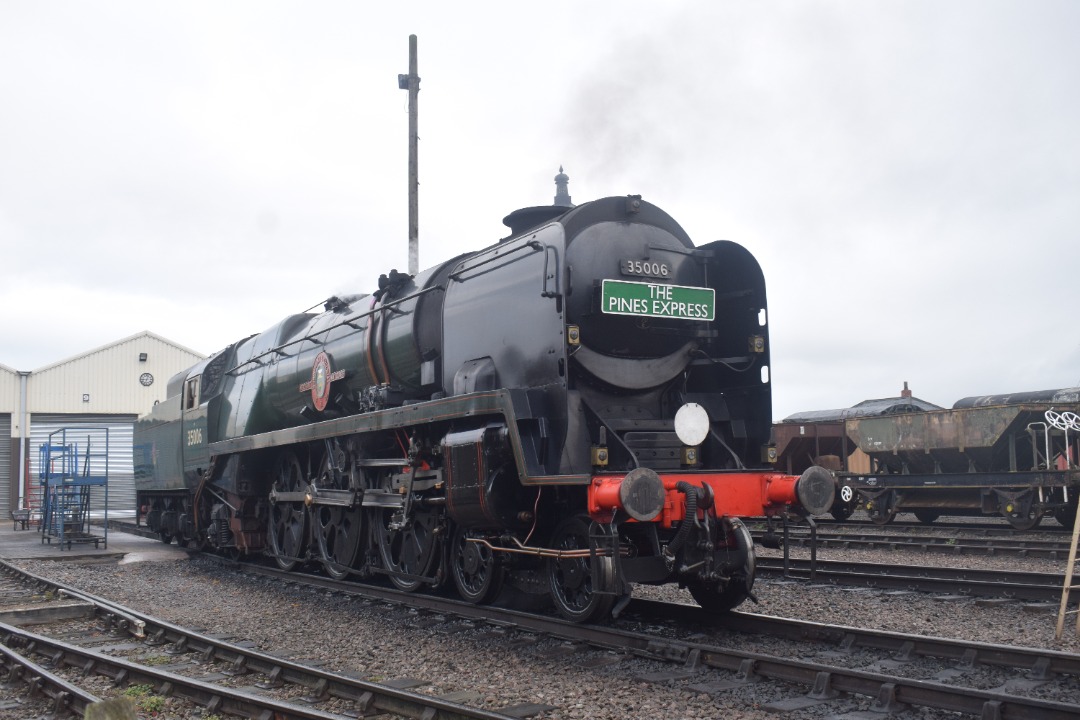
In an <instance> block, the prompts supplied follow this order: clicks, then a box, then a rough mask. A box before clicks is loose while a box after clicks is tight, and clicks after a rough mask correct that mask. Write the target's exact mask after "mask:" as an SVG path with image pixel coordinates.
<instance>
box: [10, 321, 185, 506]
mask: <svg viewBox="0 0 1080 720" xmlns="http://www.w3.org/2000/svg"><path fill="white" fill-rule="evenodd" d="M204 357H205V356H203V355H200V354H199V353H197V352H195V351H194V350H190V349H188V348H186V347H184V346H182V345H178V344H176V343H174V342H171V341H169V340H166V339H165V338H163V337H160V336H159V335H155V334H154V333H152V332H149V331H147V332H141V333H138V334H137V335H132V336H131V337H128V338H124V339H123V340H117V341H116V342H114V343H110V344H108V345H105V346H103V347H99V348H97V349H95V350H90V351H89V352H85V353H82V354H81V355H77V356H75V357H72V358H69V359H67V360H63V361H61V362H58V363H55V364H53V365H47V366H45V367H43V368H39V369H37V370H33V371H17V370H13V369H11V368H9V367H7V366H4V365H0V437H10V438H11V442H10V443H6V442H0V518H2V519H4V520H7V518H8V517H10V515H9V511H10V510H12V509H14V508H17V507H26V506H32V505H33V504H34V503H36V502H37V495H38V492H37V491H38V484H39V483H38V471H39V467H38V465H39V462H38V455H39V447H40V446H41V445H42V444H44V443H46V442H48V440H49V436H50V434H51V433H53V432H55V431H57V430H59V429H61V428H70V429H71V436H72V437H73V438H78V437H79V432H78V428H80V427H82V428H90V427H93V428H108V457H109V463H108V474H109V482H108V486H109V513H110V514H113V513H117V514H125V513H131V512H132V511H134V509H135V490H134V479H133V471H132V464H131V433H132V427H133V423H134V421H135V419H136V418H137V417H138V416H139V415H142V414H144V413H147V412H149V411H150V408H152V407H153V406H154V403H156V402H159V401H162V400H164V399H165V390H166V385H167V383H168V381H169V378H170V377H172V376H173V375H175V374H176V373H178V372H180V371H181V370H184V369H185V368H188V367H190V366H192V365H194V364H195V363H197V362H199V361H200V360H202V359H204ZM99 436H100V434H97V433H95V435H94V437H95V438H96V437H99ZM87 439H89V435H88V434H87ZM76 441H77V440H76ZM94 442H99V441H98V440H96V439H95V440H94ZM95 504H96V503H95Z"/></svg>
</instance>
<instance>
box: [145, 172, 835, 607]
mask: <svg viewBox="0 0 1080 720" xmlns="http://www.w3.org/2000/svg"><path fill="white" fill-rule="evenodd" d="M560 175H561V173H560ZM562 177H563V179H564V180H565V176H562ZM558 180H559V178H557V181H558ZM558 199H559V198H558V197H557V198H556V201H558ZM565 199H566V200H567V201H568V200H569V196H565ZM567 205H568V203H567ZM504 222H506V224H507V225H509V226H510V227H511V234H510V236H509V237H507V238H505V239H503V240H501V241H499V242H498V243H497V244H495V245H492V246H491V247H487V248H485V249H483V250H480V251H478V252H471V253H467V254H464V255H461V256H459V257H456V258H453V259H451V260H449V261H447V262H444V263H442V264H440V265H438V266H436V267H434V268H431V269H429V270H427V271H424V272H421V273H419V274H418V275H416V276H415V277H413V276H409V275H406V274H401V273H397V272H396V271H392V272H391V273H389V275H388V276H387V275H384V276H383V277H382V278H380V281H379V289H378V291H377V292H374V293H372V294H371V295H357V296H350V297H331V298H330V299H328V300H327V301H326V302H325V306H324V311H323V312H320V313H306V314H298V315H292V316H290V317H287V318H285V319H284V320H282V321H281V322H280V323H278V324H276V325H274V326H273V327H271V328H270V329H268V330H267V331H265V332H263V333H260V334H258V335H253V336H251V337H248V338H245V339H243V340H240V341H238V342H236V343H234V344H232V345H230V346H228V347H227V348H225V349H224V350H222V351H220V352H218V353H216V354H215V355H213V356H212V357H210V358H209V359H207V360H205V361H203V362H201V363H199V364H197V365H195V366H194V367H192V368H190V369H188V370H186V371H184V372H181V373H179V374H178V375H177V376H175V377H173V378H172V379H171V380H170V381H169V386H168V399H167V400H166V401H164V402H163V403H161V404H159V405H157V406H155V408H154V409H153V411H152V412H151V413H150V414H149V415H147V416H145V417H143V418H141V419H140V420H139V422H138V423H137V425H136V429H135V448H136V450H135V453H136V460H135V465H136V480H135V482H136V488H137V492H138V504H139V508H140V515H141V517H144V518H145V522H146V524H147V526H148V527H149V528H150V529H152V530H153V531H155V532H157V533H158V534H159V535H160V537H161V538H162V540H164V541H166V542H170V541H171V540H172V539H174V538H175V539H177V540H178V541H179V542H183V543H187V544H189V545H191V546H195V547H209V548H214V549H217V550H220V551H223V552H226V553H231V554H235V555H240V554H253V553H258V554H262V553H266V554H269V555H271V556H272V557H273V558H274V559H275V560H276V562H277V563H278V565H279V566H280V567H282V568H284V569H286V570H288V569H292V568H293V567H295V566H297V565H298V564H302V563H305V562H309V561H311V562H318V563H321V565H322V566H323V568H324V569H325V571H326V572H327V573H328V574H330V575H331V576H334V577H344V576H346V575H350V574H352V575H357V576H361V577H367V576H373V575H385V576H387V577H388V578H389V580H390V581H391V582H392V583H393V584H394V585H395V586H397V587H398V588H401V589H403V590H406V591H411V590H415V589H418V588H420V587H422V586H438V585H441V584H444V583H446V584H449V583H450V582H452V583H453V585H454V586H456V589H457V592H458V593H459V594H460V595H461V596H462V597H463V598H464V599H466V600H468V601H470V602H489V601H491V600H493V599H494V598H495V596H496V595H497V594H498V593H499V591H500V588H501V587H502V585H503V583H504V581H506V580H509V581H510V582H512V583H513V584H515V585H516V586H517V587H518V588H520V589H524V590H526V591H530V592H544V593H548V594H550V596H551V598H552V599H553V601H554V604H555V606H556V607H557V608H558V610H559V611H560V612H561V613H562V614H563V615H564V616H566V617H568V618H570V619H572V620H575V621H580V622H584V621H588V620H592V619H596V618H601V617H603V616H605V615H607V614H609V613H611V612H612V611H613V610H614V611H615V612H616V613H617V612H618V610H619V609H621V607H622V603H623V602H624V601H625V600H628V599H629V595H630V591H631V587H632V584H634V583H650V584H663V583H678V584H679V585H680V586H685V587H687V588H689V590H690V592H691V593H692V595H693V597H694V598H695V599H696V600H697V601H698V602H699V603H700V604H701V605H702V606H703V607H705V608H706V609H709V610H712V611H724V610H727V609H730V608H733V607H735V606H737V605H739V604H740V603H741V602H742V601H743V600H745V599H746V598H747V597H749V596H750V595H751V590H752V587H753V582H754V549H753V544H752V541H751V538H750V535H749V533H748V532H747V530H746V528H745V527H744V526H743V524H742V523H741V521H740V520H739V518H740V517H746V516H762V515H777V514H779V513H783V512H786V511H792V510H793V511H796V512H802V513H815V514H816V513H821V512H824V511H825V510H827V509H828V508H829V507H830V505H831V503H832V499H833V493H834V481H833V479H832V478H831V476H830V475H829V473H828V472H826V471H824V470H822V469H820V468H812V469H810V470H808V471H807V472H806V473H804V474H803V475H802V476H799V477H796V476H793V475H788V474H783V473H780V472H776V471H775V470H773V469H772V468H771V467H769V466H768V464H767V459H768V458H767V455H768V451H769V436H770V429H771V397H770V395H771V386H770V383H769V378H768V365H769V344H768V332H767V326H766V317H765V313H766V299H765V282H764V278H763V275H762V272H761V269H760V268H759V266H758V264H757V262H756V260H755V259H754V258H753V256H752V255H751V254H750V253H749V252H748V251H747V250H746V249H744V248H743V247H741V246H739V245H737V244H735V243H733V242H728V241H717V242H713V243H710V244H707V245H704V246H701V247H695V246H694V245H693V243H692V242H691V240H690V238H689V237H688V236H687V234H686V232H685V231H684V230H683V229H682V228H681V227H680V226H679V225H678V224H677V223H676V222H675V220H673V219H672V218H671V217H670V216H668V215H667V214H666V213H664V212H663V211H662V210H660V209H659V208H657V207H655V206H654V205H651V204H650V203H648V202H645V201H643V200H642V199H641V198H640V197H639V196H627V197H609V198H605V199H602V200H596V201H593V202H589V203H585V204H582V205H578V206H576V207H573V206H560V205H553V206H544V207H536V208H525V209H522V210H518V211H516V212H514V213H511V215H510V216H508V217H507V218H506V219H505V220H504Z"/></svg>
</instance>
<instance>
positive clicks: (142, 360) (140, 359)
mask: <svg viewBox="0 0 1080 720" xmlns="http://www.w3.org/2000/svg"><path fill="white" fill-rule="evenodd" d="M139 362H146V353H139Z"/></svg>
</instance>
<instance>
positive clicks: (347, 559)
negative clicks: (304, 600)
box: [313, 505, 364, 580]
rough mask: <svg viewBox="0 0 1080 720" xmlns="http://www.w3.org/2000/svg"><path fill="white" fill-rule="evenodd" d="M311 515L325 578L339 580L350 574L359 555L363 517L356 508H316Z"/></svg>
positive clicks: (323, 506)
mask: <svg viewBox="0 0 1080 720" xmlns="http://www.w3.org/2000/svg"><path fill="white" fill-rule="evenodd" d="M313 515H314V522H315V539H316V541H317V543H318V545H319V559H320V560H322V564H323V568H325V570H326V574H327V575H329V576H330V577H332V578H334V579H335V580H341V579H342V578H344V577H346V576H347V575H348V574H349V570H350V569H351V568H352V567H353V565H354V563H355V562H356V559H357V557H358V556H359V555H360V541H361V539H362V538H363V536H364V520H363V517H364V514H363V513H362V512H361V511H360V509H359V508H343V507H332V506H330V505H319V506H317V507H316V508H315V512H314V513H313Z"/></svg>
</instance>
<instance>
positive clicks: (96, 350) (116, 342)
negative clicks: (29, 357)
mask: <svg viewBox="0 0 1080 720" xmlns="http://www.w3.org/2000/svg"><path fill="white" fill-rule="evenodd" d="M140 338H150V339H153V340H157V341H158V342H162V343H165V344H166V345H170V346H172V347H174V348H176V349H178V350H182V351H183V352H187V353H191V354H192V355H196V356H198V357H200V358H205V357H206V355H203V354H202V353H201V352H198V351H197V350H192V349H191V348H189V347H185V346H184V345H181V344H180V343H176V342H173V341H172V340H169V339H167V338H163V337H161V336H160V335H158V334H157V333H152V332H150V331H149V330H143V331H142V332H139V333H135V334H134V335H131V336H129V337H126V338H122V339H120V340H114V341H113V342H111V343H106V344H105V345H102V346H101V347H96V348H94V349H93V350H87V351H86V352H83V353H79V354H78V355H73V356H72V357H69V358H65V359H64V360H59V361H57V362H54V363H52V364H50V365H45V366H43V367H39V368H38V369H36V370H34V373H41V372H45V371H46V370H52V369H53V368H57V367H60V366H61V365H67V364H68V363H73V362H76V361H78V360H82V359H83V358H85V357H89V356H90V355H95V354H97V353H99V352H102V351H103V350H108V349H110V348H114V347H116V346H117V345H123V344H124V343H129V342H132V341H133V340H139V339H140Z"/></svg>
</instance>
